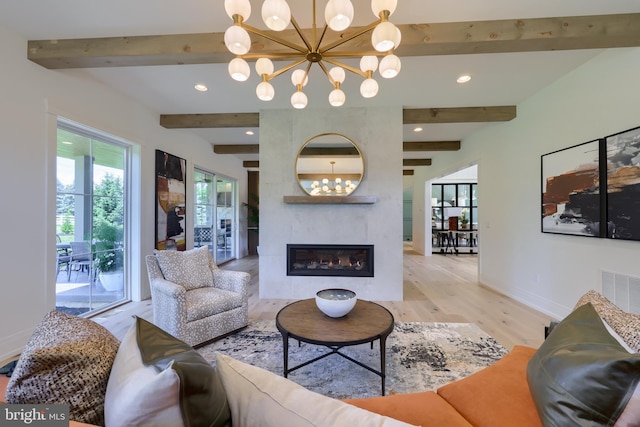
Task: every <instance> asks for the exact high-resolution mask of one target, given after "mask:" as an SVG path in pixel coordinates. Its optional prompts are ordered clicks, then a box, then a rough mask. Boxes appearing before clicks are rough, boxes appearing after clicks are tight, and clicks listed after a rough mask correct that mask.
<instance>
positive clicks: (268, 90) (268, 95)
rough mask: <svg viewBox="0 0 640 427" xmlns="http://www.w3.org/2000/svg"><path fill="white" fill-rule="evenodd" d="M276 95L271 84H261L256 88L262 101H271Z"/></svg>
mask: <svg viewBox="0 0 640 427" xmlns="http://www.w3.org/2000/svg"><path fill="white" fill-rule="evenodd" d="M275 94H276V91H275V89H274V88H273V86H272V85H271V83H269V82H260V83H259V84H258V86H256V95H257V96H258V99H259V100H260V101H271V100H272V99H273V97H274V96H275Z"/></svg>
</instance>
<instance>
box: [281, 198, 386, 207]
mask: <svg viewBox="0 0 640 427" xmlns="http://www.w3.org/2000/svg"><path fill="white" fill-rule="evenodd" d="M282 199H283V201H284V202H285V203H287V204H312V205H326V204H340V205H348V204H361V205H362V204H365V205H370V204H373V203H375V202H376V201H377V199H376V196H316V197H314V196H283V198H282Z"/></svg>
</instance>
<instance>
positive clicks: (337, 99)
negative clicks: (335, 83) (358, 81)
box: [329, 89, 347, 107]
mask: <svg viewBox="0 0 640 427" xmlns="http://www.w3.org/2000/svg"><path fill="white" fill-rule="evenodd" d="M346 99H347V97H346V95H345V94H344V92H343V91H342V90H340V89H334V90H332V91H331V93H329V104H331V105H332V106H334V107H341V106H342V105H344V101H345V100H346Z"/></svg>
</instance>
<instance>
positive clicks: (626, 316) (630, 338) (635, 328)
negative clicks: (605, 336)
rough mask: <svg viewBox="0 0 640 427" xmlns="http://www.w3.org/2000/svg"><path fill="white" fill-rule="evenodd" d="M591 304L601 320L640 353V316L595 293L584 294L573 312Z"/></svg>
mask: <svg viewBox="0 0 640 427" xmlns="http://www.w3.org/2000/svg"><path fill="white" fill-rule="evenodd" d="M587 303H591V304H592V305H593V307H594V308H595V309H596V312H597V313H598V315H599V316H600V318H601V319H602V320H604V321H605V322H607V324H608V325H609V326H610V327H611V329H613V330H614V331H615V332H616V333H617V334H618V335H619V336H620V338H622V340H623V341H624V342H625V343H627V345H628V346H629V347H630V348H631V349H632V350H633V351H635V352H636V353H638V352H640V315H637V314H633V313H627V312H626V311H624V310H622V309H621V308H620V307H618V306H617V305H615V304H614V303H612V302H611V301H609V300H608V299H607V298H606V297H604V296H603V295H602V294H600V293H598V292H596V291H593V290H592V291H589V292H587V293H586V294H584V295H583V296H582V297H581V298H580V299H579V300H578V302H577V303H576V306H575V307H574V310H575V309H576V308H578V307H580V306H583V305H585V304H587Z"/></svg>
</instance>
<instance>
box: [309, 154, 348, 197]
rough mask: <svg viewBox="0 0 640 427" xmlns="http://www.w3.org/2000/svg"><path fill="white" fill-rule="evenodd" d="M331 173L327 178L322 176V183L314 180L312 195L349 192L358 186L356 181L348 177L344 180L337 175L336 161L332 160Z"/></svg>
mask: <svg viewBox="0 0 640 427" xmlns="http://www.w3.org/2000/svg"><path fill="white" fill-rule="evenodd" d="M329 163H331V175H329V177H327V178H322V185H320V181H313V183H312V184H311V195H312V196H319V195H321V194H324V195H327V194H349V193H351V192H352V191H353V190H355V188H356V186H357V185H356V183H354V182H352V181H351V180H349V179H347V180H345V181H344V183H343V182H342V178H340V177H339V176H336V174H335V172H334V170H333V167H334V165H335V164H336V162H334V161H331V162H329Z"/></svg>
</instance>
